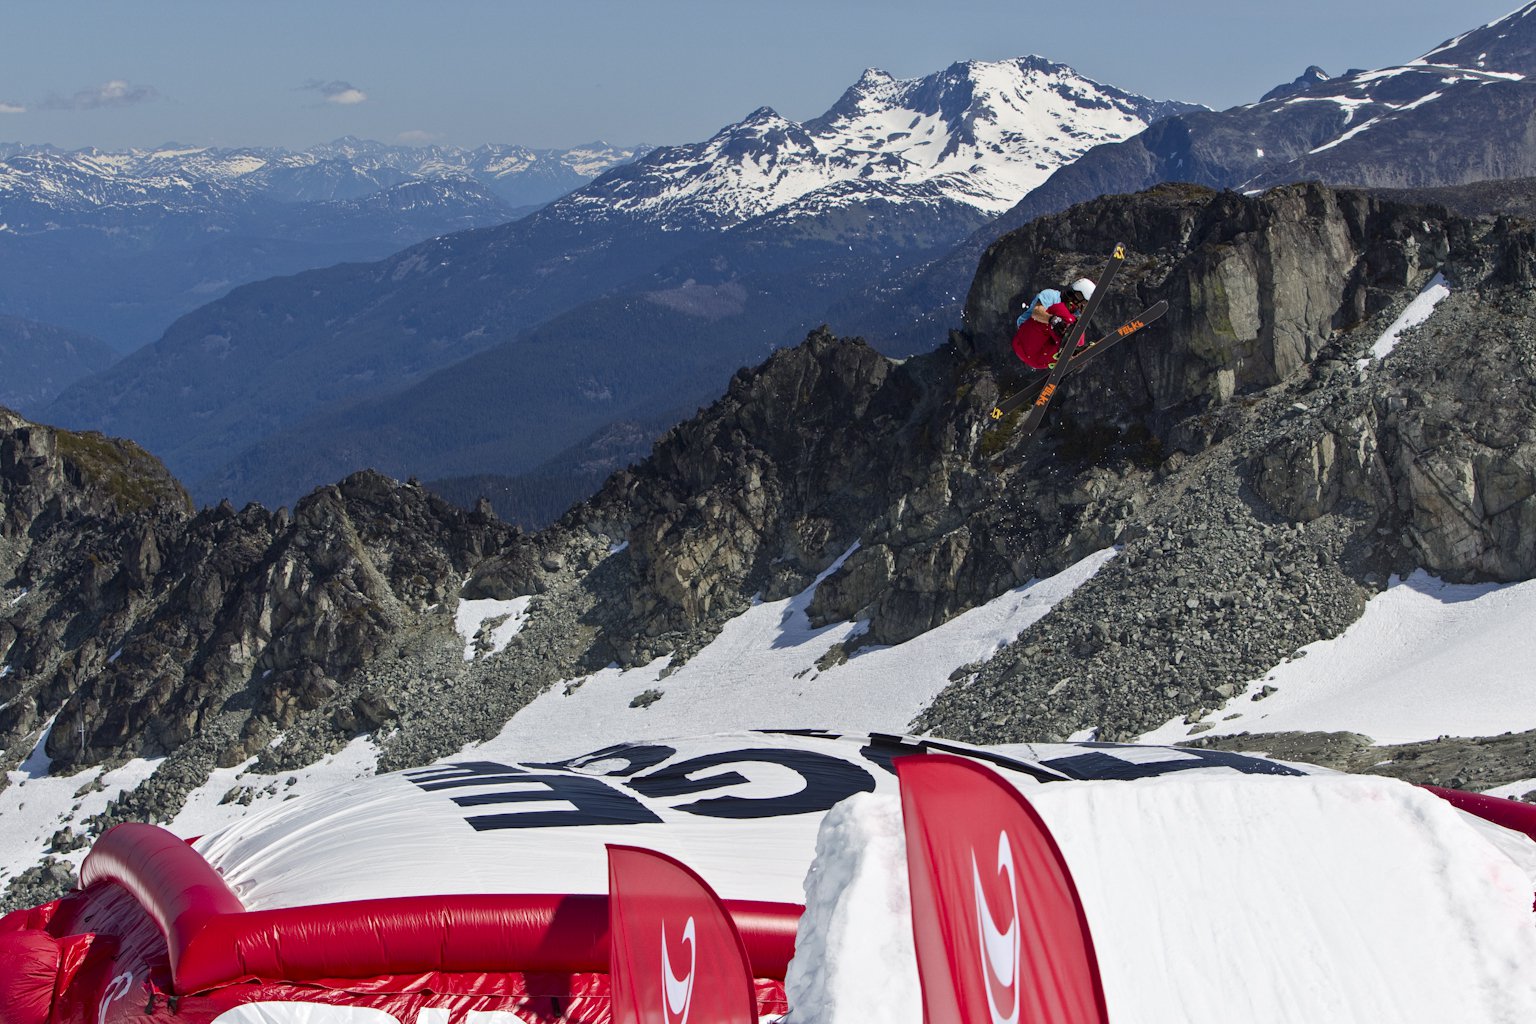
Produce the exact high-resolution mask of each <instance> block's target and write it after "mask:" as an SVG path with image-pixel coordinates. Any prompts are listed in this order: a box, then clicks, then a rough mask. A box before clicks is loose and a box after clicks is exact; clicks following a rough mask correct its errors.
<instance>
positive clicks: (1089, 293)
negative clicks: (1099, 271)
mask: <svg viewBox="0 0 1536 1024" xmlns="http://www.w3.org/2000/svg"><path fill="white" fill-rule="evenodd" d="M1070 287H1071V289H1072V290H1073V291H1075V292H1077V294H1079V295H1081V296H1082V297H1083V301H1085V302H1086V301H1087V300H1089V299H1091V298H1093V287H1094V285H1093V282H1092V281H1090V280H1088V279H1087V278H1086V277H1080V278H1078V279H1077V280H1076V281H1073V282H1072V284H1071V285H1070Z"/></svg>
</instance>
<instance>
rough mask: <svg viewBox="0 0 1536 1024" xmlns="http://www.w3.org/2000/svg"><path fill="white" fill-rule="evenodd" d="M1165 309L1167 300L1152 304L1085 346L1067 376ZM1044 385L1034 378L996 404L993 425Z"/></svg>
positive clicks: (1156, 316)
mask: <svg viewBox="0 0 1536 1024" xmlns="http://www.w3.org/2000/svg"><path fill="white" fill-rule="evenodd" d="M1166 312H1168V303H1166V302H1159V303H1157V304H1156V305H1153V306H1149V307H1148V308H1146V309H1144V310H1142V311H1141V312H1140V313H1138V314H1136V315H1135V316H1133V317H1131V318H1130V319H1129V320H1127V321H1126V322H1125V323H1123V324H1121V325H1120V326H1119V327H1116V328H1115V329H1114V330H1112V331H1110V332H1109V333H1108V334H1106V335H1104V336H1103V337H1101V338H1099V339H1097V340H1095V341H1093V342H1091V343H1089V344H1087V345H1084V346H1082V347H1081V348H1079V349H1078V350H1077V351H1076V352H1075V353H1074V354H1073V356H1072V363H1071V365H1069V366H1068V367H1067V373H1066V376H1067V377H1073V376H1076V375H1077V374H1079V373H1081V372H1083V370H1084V369H1086V368H1087V366H1088V364H1089V363H1090V362H1092V361H1093V360H1094V359H1097V358H1098V357H1099V356H1101V355H1103V354H1104V353H1105V352H1107V351H1109V350H1110V349H1112V348H1114V347H1115V346H1116V345H1118V344H1119V343H1120V342H1122V341H1124V340H1125V339H1126V338H1129V337H1130V336H1131V335H1133V334H1135V333H1136V332H1137V331H1139V330H1141V329H1142V328H1143V327H1145V326H1147V325H1148V324H1150V323H1151V322H1152V321H1154V320H1156V319H1157V318H1158V317H1160V316H1162V315H1163V314H1164V313H1166ZM1044 386H1045V381H1044V380H1035V381H1031V382H1029V383H1028V384H1026V385H1024V387H1023V388H1021V389H1019V390H1018V391H1016V392H1014V393H1013V394H1012V395H1009V396H1008V397H1007V398H1005V399H1003V400H1002V401H1001V402H998V403H997V404H996V405H994V406H993V407H992V411H991V412H989V413H988V414H987V415H988V416H989V417H990V418H991V420H992V421H993V425H997V424H998V423H1001V422H1002V420H1003V417H1005V416H1007V415H1008V414H1009V413H1011V412H1013V410H1015V409H1017V408H1018V407H1019V406H1021V405H1024V404H1025V403H1026V402H1033V401H1034V400H1035V397H1036V396H1037V395H1039V394H1040V389H1041V388H1043V387H1044Z"/></svg>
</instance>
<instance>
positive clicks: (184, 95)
mask: <svg viewBox="0 0 1536 1024" xmlns="http://www.w3.org/2000/svg"><path fill="white" fill-rule="evenodd" d="M1517 6H1518V3H1517V0H1467V2H1465V3H1459V4H1446V3H1444V2H1443V0H1286V2H1285V3H1278V2H1273V3H1272V2H1265V3H1262V4H1257V3H1252V2H1250V0H1225V2H1204V0H1161V2H1157V3H1148V2H1146V0H1098V2H1078V0H1071V2H1056V3H1039V2H1034V0H1007V2H1004V0H878V2H877V0H815V2H813V0H757V2H754V3H740V2H733V0H434V2H430V3H428V2H404V0H309V2H293V0H261V2H256V0H197V2H191V0H132V2H130V0H115V2H107V0H60V2H43V0H35V2H34V0H23V2H18V3H11V4H7V5H5V7H4V8H3V9H0V141H14V142H51V143H54V144H56V145H60V146H65V147H70V148H74V147H78V146H86V145H94V146H98V147H102V148H109V149H110V148H122V147H126V146H152V145H157V144H159V143H162V142H166V141H172V140H174V141H177V142H182V143H187V144H193V145H220V146H239V145H278V146H287V147H290V148H301V147H303V146H307V145H312V144H314V143H318V142H323V141H326V140H329V139H333V138H336V137H338V136H341V135H357V136H362V137H365V138H374V139H380V140H383V141H388V142H396V141H404V142H427V141H434V142H442V143H446V144H453V145H467V146H473V145H478V144H480V143H483V142H503V143H520V144H523V145H529V146H539V147H545V146H548V147H566V146H571V145H575V144H578V143H582V142H588V141H592V140H594V139H604V140H606V141H609V142H613V143H617V144H631V143H638V142H646V143H652V144H663V143H675V142H690V141H695V140H698V139H702V138H706V137H708V136H709V135H711V134H713V133H714V132H715V131H716V130H717V129H718V128H720V127H721V126H723V125H725V124H727V123H729V122H732V121H735V120H738V119H740V118H741V117H742V116H743V115H745V114H746V113H748V112H749V111H751V110H753V109H755V108H757V107H759V106H771V107H773V108H774V109H776V110H778V111H779V112H780V113H781V114H783V115H785V116H786V117H790V118H793V119H796V120H805V119H807V118H811V117H814V116H816V115H817V114H820V113H822V112H823V111H824V110H825V109H826V108H827V107H829V106H831V105H832V103H833V102H834V101H836V99H837V97H838V95H839V94H840V93H841V92H842V91H843V89H845V88H846V87H847V86H848V85H850V84H852V82H853V81H854V80H855V79H856V78H857V77H858V76H859V73H860V72H861V71H862V70H863V69H864V68H866V67H879V68H882V69H884V70H886V71H889V72H891V73H892V74H894V75H896V76H897V77H900V78H913V77H918V76H921V75H924V74H928V73H931V72H933V71H937V70H939V69H941V68H943V67H945V66H946V65H948V64H951V63H953V62H955V61H958V60H969V59H976V60H997V59H1001V58H1005V57H1014V56H1020V55H1023V54H1026V53H1039V54H1042V55H1044V56H1046V57H1049V58H1051V59H1053V60H1059V61H1062V62H1064V63H1067V64H1071V65H1072V66H1073V67H1075V68H1077V69H1078V70H1079V71H1081V72H1082V73H1084V74H1086V75H1088V76H1089V77H1090V78H1095V79H1097V80H1099V81H1101V82H1106V83H1108V84H1112V85H1117V86H1120V87H1121V88H1125V89H1129V90H1131V91H1133V92H1139V93H1142V94H1144V95H1148V96H1154V97H1157V98H1168V99H1183V100H1189V101H1192V102H1198V103H1205V104H1207V105H1209V106H1213V107H1218V108H1220V107H1227V106H1232V105H1234V104H1238V103H1245V102H1250V101H1252V100H1255V99H1257V98H1258V97H1259V95H1261V94H1262V93H1264V92H1265V91H1267V90H1268V89H1269V88H1270V87H1272V86H1274V85H1276V84H1278V83H1280V82H1282V81H1289V80H1290V79H1292V78H1294V77H1296V75H1298V74H1299V73H1300V72H1301V71H1302V69H1303V68H1305V67H1306V66H1307V65H1308V64H1318V65H1320V66H1322V67H1323V68H1324V69H1325V70H1327V71H1329V72H1330V73H1332V74H1338V73H1340V72H1342V71H1344V70H1345V69H1346V68H1349V67H1377V66H1381V65H1386V64H1395V63H1400V62H1402V61H1406V60H1409V59H1412V58H1413V57H1415V56H1417V55H1419V54H1420V53H1422V52H1424V51H1426V50H1428V49H1430V48H1432V47H1433V46H1435V45H1436V44H1438V43H1439V42H1441V41H1442V40H1444V39H1446V38H1448V37H1450V36H1453V35H1456V34H1458V33H1460V32H1463V31H1466V30H1468V29H1471V28H1475V27H1477V26H1479V25H1482V24H1484V23H1486V22H1489V21H1492V20H1493V19H1495V18H1497V17H1500V16H1502V15H1504V14H1506V13H1508V12H1509V11H1511V10H1513V9H1515V8H1516V7H1517Z"/></svg>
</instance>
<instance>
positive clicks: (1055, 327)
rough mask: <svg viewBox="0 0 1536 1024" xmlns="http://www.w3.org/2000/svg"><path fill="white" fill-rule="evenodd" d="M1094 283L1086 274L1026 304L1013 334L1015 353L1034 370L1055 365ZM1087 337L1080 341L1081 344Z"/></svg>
mask: <svg viewBox="0 0 1536 1024" xmlns="http://www.w3.org/2000/svg"><path fill="white" fill-rule="evenodd" d="M1093 289H1094V284H1093V282H1092V281H1090V280H1089V279H1088V278H1086V277H1080V278H1078V279H1077V280H1076V281H1073V282H1072V283H1071V284H1070V285H1068V286H1067V287H1066V288H1065V289H1063V290H1060V291H1058V290H1057V289H1055V288H1047V289H1045V290H1044V291H1042V292H1041V293H1040V294H1039V295H1036V296H1035V297H1034V298H1033V299H1031V300H1030V301H1029V302H1028V303H1026V304H1025V307H1024V312H1023V313H1022V314H1021V315H1020V316H1019V319H1018V321H1017V322H1016V326H1017V327H1018V330H1017V331H1015V332H1014V335H1013V354H1014V355H1016V356H1018V357H1019V358H1020V359H1021V360H1023V362H1024V365H1026V366H1028V367H1030V368H1031V369H1033V370H1049V369H1050V368H1051V367H1053V366H1055V365H1056V357H1057V354H1058V353H1060V351H1061V343H1062V339H1063V338H1064V337H1065V336H1066V334H1067V332H1068V331H1069V330H1071V328H1072V325H1073V324H1075V323H1077V316H1078V314H1079V313H1080V312H1081V311H1082V309H1083V306H1085V305H1086V304H1087V302H1088V300H1089V299H1091V298H1093ZM1086 340H1087V339H1086V338H1084V339H1082V340H1080V341H1079V342H1078V344H1079V345H1081V344H1082V343H1083V342H1084V341H1086Z"/></svg>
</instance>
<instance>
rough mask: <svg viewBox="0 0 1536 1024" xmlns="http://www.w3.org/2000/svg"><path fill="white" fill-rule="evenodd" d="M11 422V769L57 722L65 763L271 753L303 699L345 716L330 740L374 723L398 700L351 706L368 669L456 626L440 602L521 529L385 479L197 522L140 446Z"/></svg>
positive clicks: (56, 755)
mask: <svg viewBox="0 0 1536 1024" xmlns="http://www.w3.org/2000/svg"><path fill="white" fill-rule="evenodd" d="M4 416H5V418H4V420H3V421H0V428H3V429H4V433H3V434H0V498H3V503H0V512H3V516H0V577H3V580H4V583H3V586H4V593H5V594H6V595H7V600H6V604H7V606H8V607H7V609H6V618H5V619H4V620H3V625H0V661H3V663H4V664H5V665H6V666H7V667H8V669H9V671H8V672H7V673H6V678H5V679H4V682H0V687H3V689H0V698H3V701H4V706H3V708H0V747H3V748H4V750H5V752H6V756H7V759H8V760H10V761H12V762H13V763H14V762H15V761H17V760H19V758H20V757H21V756H24V755H25V753H26V751H27V750H28V749H30V743H31V741H33V740H35V738H36V737H37V735H38V732H39V730H40V729H42V728H43V726H44V725H45V724H46V723H48V722H49V721H50V720H51V722H52V729H51V732H49V733H48V739H47V744H46V753H47V754H48V755H49V756H50V757H51V758H52V759H53V760H54V761H55V763H57V764H61V765H66V766H67V765H75V764H81V765H83V764H91V763H97V762H99V761H101V760H102V759H111V758H121V757H124V756H131V755H166V754H173V755H174V754H187V753H188V752H189V751H192V750H194V749H195V751H196V752H197V754H198V755H199V756H200V757H201V758H202V759H203V760H202V765H203V768H204V769H206V767H208V766H210V765H211V763H215V762H216V763H219V764H226V765H227V764H236V763H239V762H240V761H241V760H243V759H245V758H246V757H249V756H251V755H253V754H255V753H257V752H259V751H261V750H263V749H264V748H265V746H266V744H267V742H268V741H269V740H270V739H271V738H272V737H273V736H274V735H275V734H276V733H277V732H278V731H280V730H282V729H285V728H287V727H289V726H291V725H292V724H293V723H294V721H295V720H296V719H297V718H298V717H299V715H300V714H302V713H304V712H313V711H317V710H323V711H326V712H329V713H330V714H331V715H332V717H333V719H334V721H335V724H336V725H337V729H336V730H335V735H333V736H332V737H330V740H329V742H330V743H331V744H332V745H335V743H336V742H338V741H344V740H345V738H346V736H347V735H350V734H351V733H353V732H356V731H359V730H360V729H363V728H372V727H376V726H378V725H379V724H381V719H380V715H379V713H378V708H379V707H381V706H383V705H385V704H387V701H385V702H381V701H377V700H374V701H367V700H364V701H363V703H364V704H365V705H367V713H365V714H363V715H362V716H361V718H359V717H358V715H357V714H355V713H354V712H355V709H356V707H357V706H358V705H357V701H358V696H359V692H358V691H359V689H360V688H361V686H362V684H363V682H364V680H362V679H361V678H360V674H361V672H362V670H363V667H364V666H366V665H369V664H371V663H372V662H374V661H376V660H378V659H380V658H382V657H384V656H385V654H386V651H388V652H392V651H393V650H394V648H395V647H396V646H397V645H398V643H399V642H400V638H401V637H402V636H409V635H411V634H414V633H420V632H427V633H432V632H446V633H447V634H448V635H450V636H451V635H452V632H451V627H450V626H449V625H448V624H447V623H445V622H441V621H438V620H441V619H442V618H443V615H444V614H445V613H442V612H440V611H437V610H438V609H442V608H446V607H449V606H451V605H452V603H453V602H454V601H456V599H457V588H456V587H455V586H454V583H455V581H457V580H462V578H463V577H464V576H465V575H467V573H468V571H469V569H470V568H471V567H472V566H473V565H474V564H475V563H476V562H477V561H478V560H479V559H480V558H481V557H483V556H484V555H485V554H486V553H488V552H490V551H498V550H500V549H502V548H503V547H505V546H507V545H508V544H509V543H513V542H515V541H516V538H517V534H516V533H515V532H514V531H510V530H509V529H508V528H506V527H504V526H502V525H501V524H499V523H497V522H496V521H495V520H494V518H487V517H485V516H484V515H475V514H471V513H465V512H462V511H460V510H458V509H455V508H453V507H451V506H448V505H447V504H445V503H444V502H442V501H440V500H439V499H436V498H434V497H432V496H430V495H428V494H426V493H425V492H424V491H422V490H421V489H420V488H419V487H415V486H401V485H399V484H396V483H394V482H393V481H388V480H385V479H384V478H382V477H379V476H377V475H376V474H371V473H360V474H357V475H356V476H353V477H350V478H348V479H347V480H345V481H343V482H342V483H341V484H339V485H337V486H335V487H328V488H323V489H321V490H320V491H317V492H316V493H315V494H313V495H311V496H310V497H308V498H307V499H305V500H304V501H303V502H301V503H300V504H299V506H298V507H297V509H295V511H294V513H293V514H292V515H291V516H290V515H289V513H288V512H287V510H286V509H283V510H279V511H278V512H277V513H270V512H267V511H266V510H265V509H262V508H261V507H260V506H255V505H252V506H248V507H247V508H245V509H244V510H242V511H240V512H236V511H235V510H234V509H233V508H231V507H230V506H229V505H227V504H225V505H221V506H219V507H216V508H211V509H206V510H204V511H202V512H200V513H198V514H196V515H193V514H192V513H191V510H190V507H189V505H190V503H189V502H188V500H187V498H186V494H185V492H184V491H182V490H181V488H180V486H179V485H178V484H177V483H176V482H175V481H174V480H173V479H171V477H170V476H169V475H168V474H167V473H166V472H165V470H164V468H163V467H162V466H160V464H159V463H158V462H156V461H155V460H154V459H153V458H151V457H149V456H148V455H146V454H144V453H143V452H142V451H141V450H139V449H137V448H136V447H134V446H133V445H131V444H129V443H126V442H118V441H112V440H109V439H107V438H103V437H101V436H100V435H79V434H72V433H70V432H66V431H56V430H52V429H50V428H47V427H42V426H38V425H35V424H29V423H26V422H25V421H22V420H20V419H19V418H17V417H14V416H11V415H10V414H8V413H6V414H4ZM204 774H205V772H204ZM200 781H201V780H200V779H197V780H195V781H194V782H193V785H195V784H197V782H200Z"/></svg>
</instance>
